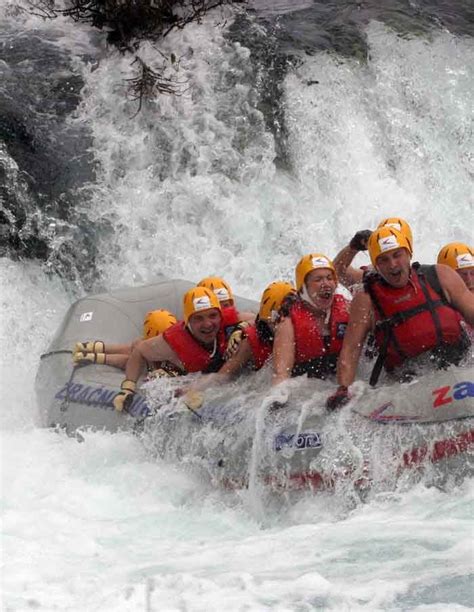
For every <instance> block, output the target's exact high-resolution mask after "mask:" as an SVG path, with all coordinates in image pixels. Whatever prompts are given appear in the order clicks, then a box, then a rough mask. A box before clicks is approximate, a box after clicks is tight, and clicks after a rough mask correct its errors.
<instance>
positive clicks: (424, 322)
mask: <svg viewBox="0 0 474 612" xmlns="http://www.w3.org/2000/svg"><path fill="white" fill-rule="evenodd" d="M368 250H369V254H370V259H371V261H372V265H373V266H374V271H373V272H371V273H369V274H366V276H365V278H364V290H363V291H360V292H359V293H357V294H356V295H355V297H354V300H353V302H352V306H351V314H350V319H349V325H348V327H347V331H346V334H345V338H344V343H343V347H342V350H341V353H340V355H339V361H338V366H337V381H338V383H339V387H338V389H337V391H336V392H335V393H334V394H333V395H331V397H329V398H328V400H327V407H328V408H329V409H334V408H337V407H338V406H342V405H343V404H345V403H347V402H348V401H349V391H348V388H349V386H350V385H351V384H352V383H353V382H354V379H355V375H356V370H357V365H358V362H359V357H360V354H361V350H362V346H363V344H364V340H365V338H366V336H367V334H368V333H369V331H371V330H373V331H374V333H375V342H376V345H377V347H378V350H379V356H378V358H377V362H376V364H375V366H374V371H373V372H372V376H371V380H370V384H371V385H375V384H376V382H377V379H378V376H379V374H380V371H381V368H382V367H385V369H386V370H387V371H388V372H393V373H397V369H398V370H399V369H400V368H401V366H404V365H407V364H410V367H411V366H412V365H416V363H417V362H419V360H420V358H422V357H423V360H424V361H426V358H428V362H429V363H430V364H432V365H433V366H434V367H436V368H444V367H446V366H447V365H449V364H459V362H460V361H461V359H462V358H463V357H464V356H465V355H466V354H467V352H468V350H469V347H470V342H469V339H468V337H467V335H466V333H465V331H464V329H463V327H462V325H461V316H462V317H464V319H465V320H466V321H467V322H468V323H469V324H471V325H472V324H473V323H474V294H472V293H470V292H469V291H468V289H467V287H466V285H465V284H464V282H463V281H462V280H461V278H460V277H459V275H458V274H457V273H456V272H455V271H454V270H452V269H451V268H449V267H448V266H445V265H439V264H438V265H434V266H420V265H419V264H417V263H415V264H413V265H411V257H412V244H411V241H409V240H408V238H407V237H406V236H405V235H404V234H403V233H402V232H400V231H398V230H397V229H395V228H393V227H390V226H384V227H381V228H380V229H377V230H376V231H375V232H373V233H372V235H371V236H370V238H369V242H368ZM460 315H461V316H460Z"/></svg>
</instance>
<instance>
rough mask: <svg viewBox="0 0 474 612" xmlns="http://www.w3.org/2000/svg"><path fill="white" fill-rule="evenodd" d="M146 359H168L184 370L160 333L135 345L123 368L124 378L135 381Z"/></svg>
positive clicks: (151, 360)
mask: <svg viewBox="0 0 474 612" xmlns="http://www.w3.org/2000/svg"><path fill="white" fill-rule="evenodd" d="M147 361H149V362H153V361H169V362H170V363H173V364H174V365H175V366H177V367H178V368H181V369H182V370H184V366H183V364H182V363H181V361H180V359H179V358H178V356H177V355H176V353H175V352H174V351H173V349H172V348H171V347H170V345H169V344H168V343H167V342H166V340H165V339H164V338H163V336H161V335H160V336H157V337H156V338H150V339H149V340H142V341H141V342H139V343H138V344H137V345H136V346H135V348H134V349H133V351H132V354H131V355H130V357H129V359H128V362H127V367H126V369H125V376H126V378H127V379H128V380H133V381H135V382H136V381H137V380H138V377H139V376H140V374H141V373H142V371H143V369H144V367H145V363H146V362H147Z"/></svg>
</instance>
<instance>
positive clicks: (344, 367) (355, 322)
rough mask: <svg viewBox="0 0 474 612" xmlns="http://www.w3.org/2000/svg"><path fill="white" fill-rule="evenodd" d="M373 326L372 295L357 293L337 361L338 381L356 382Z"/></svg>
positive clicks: (346, 385)
mask: <svg viewBox="0 0 474 612" xmlns="http://www.w3.org/2000/svg"><path fill="white" fill-rule="evenodd" d="M371 326H372V304H371V301H370V297H369V296H368V295H367V294H366V293H364V292H360V293H357V294H356V296H355V297H354V299H353V300H352V304H351V315H350V319H349V325H348V326H347V330H346V334H345V336H344V342H343V344H342V350H341V352H340V354H339V359H338V361H337V382H338V383H339V385H341V386H344V387H348V386H349V385H351V384H352V383H353V382H354V379H355V375H356V371H357V364H358V363H359V357H360V353H361V351H362V346H363V344H364V340H365V338H366V336H367V334H368V333H369V331H370V328H371Z"/></svg>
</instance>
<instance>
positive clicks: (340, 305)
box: [273, 253, 349, 385]
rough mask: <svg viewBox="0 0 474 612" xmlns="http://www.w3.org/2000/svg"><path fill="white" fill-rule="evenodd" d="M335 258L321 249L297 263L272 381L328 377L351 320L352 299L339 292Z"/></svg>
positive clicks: (278, 329)
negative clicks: (291, 377)
mask: <svg viewBox="0 0 474 612" xmlns="http://www.w3.org/2000/svg"><path fill="white" fill-rule="evenodd" d="M337 282H338V281H337V275H336V271H335V269H334V266H333V263H332V261H331V260H330V259H329V258H328V257H326V255H322V254H320V253H311V254H309V255H305V256H304V257H302V258H301V259H300V261H299V263H298V265H297V266H296V290H297V296H296V299H295V300H291V301H290V303H289V305H288V308H283V309H282V310H283V313H282V318H281V320H280V321H279V323H278V325H277V327H276V331H275V339H274V343H273V385H279V384H280V383H282V382H283V381H285V380H286V379H288V378H289V377H290V376H300V375H302V374H307V375H308V376H309V377H314V378H323V379H324V378H326V377H327V376H328V375H330V374H333V373H335V372H336V363H337V358H338V355H339V352H340V350H341V348H342V341H343V338H344V334H345V331H346V327H347V323H348V321H349V303H348V302H347V300H346V299H345V298H344V297H343V296H342V295H339V294H336V287H337Z"/></svg>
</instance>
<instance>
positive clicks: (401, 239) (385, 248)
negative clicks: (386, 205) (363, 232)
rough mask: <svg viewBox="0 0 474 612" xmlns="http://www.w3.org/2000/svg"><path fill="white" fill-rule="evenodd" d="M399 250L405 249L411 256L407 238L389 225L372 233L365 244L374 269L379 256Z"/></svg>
mask: <svg viewBox="0 0 474 612" xmlns="http://www.w3.org/2000/svg"><path fill="white" fill-rule="evenodd" d="M401 248H404V249H406V250H407V251H408V252H409V253H410V256H411V253H412V251H411V243H410V241H409V240H408V238H407V237H406V236H405V234H402V232H399V231H398V230H397V229H395V228H394V227H390V225H384V226H382V227H380V228H378V229H376V230H375V232H372V234H371V235H370V238H369V241H368V243H367V249H368V251H369V255H370V261H371V262H372V265H373V266H374V267H375V262H376V261H377V257H378V256H379V255H382V253H388V252H389V251H395V250H396V249H401Z"/></svg>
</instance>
